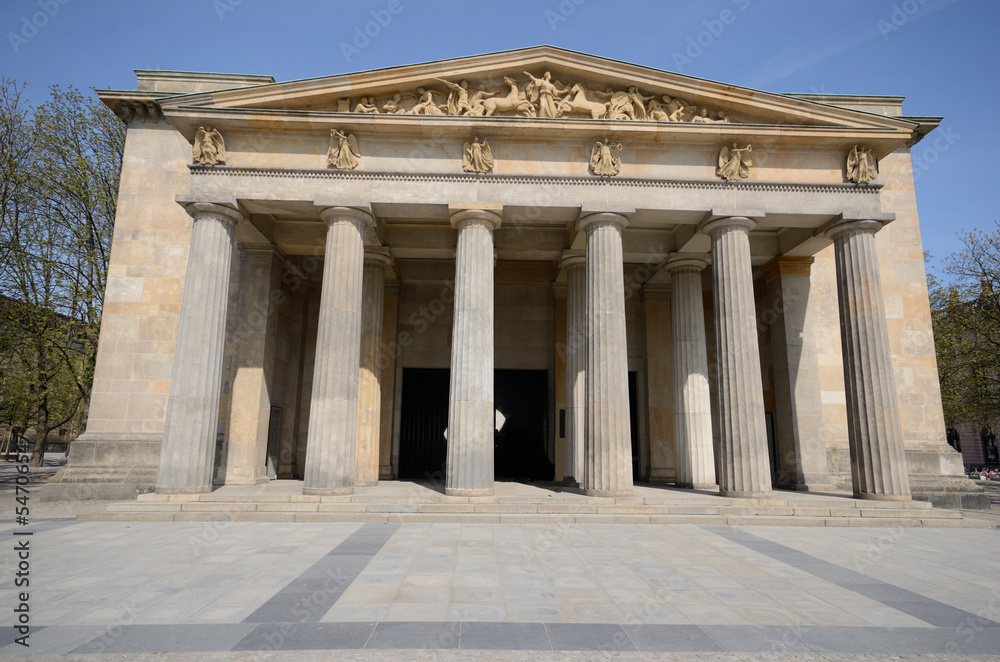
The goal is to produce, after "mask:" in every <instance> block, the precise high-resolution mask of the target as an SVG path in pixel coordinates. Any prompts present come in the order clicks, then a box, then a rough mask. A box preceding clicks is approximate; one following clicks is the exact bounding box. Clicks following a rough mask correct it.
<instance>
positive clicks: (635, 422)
mask: <svg viewBox="0 0 1000 662" xmlns="http://www.w3.org/2000/svg"><path fill="white" fill-rule="evenodd" d="M638 384H639V382H638V373H635V372H629V373H628V418H629V432H630V434H631V435H632V482H638V481H640V480H642V475H641V468H642V467H641V465H640V464H639V388H638Z"/></svg>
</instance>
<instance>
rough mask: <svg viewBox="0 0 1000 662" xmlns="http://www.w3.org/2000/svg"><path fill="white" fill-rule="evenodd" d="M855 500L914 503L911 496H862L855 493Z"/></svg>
mask: <svg viewBox="0 0 1000 662" xmlns="http://www.w3.org/2000/svg"><path fill="white" fill-rule="evenodd" d="M854 498H855V499H864V500H865V501H912V500H913V497H911V496H910V495H909V494H862V493H858V492H855V493H854Z"/></svg>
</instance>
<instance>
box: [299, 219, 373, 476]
mask: <svg viewBox="0 0 1000 662" xmlns="http://www.w3.org/2000/svg"><path fill="white" fill-rule="evenodd" d="M320 216H321V217H322V219H323V220H324V221H326V224H327V231H326V254H325V257H324V260H323V285H322V289H321V290H320V304H319V327H318V330H317V335H316V357H315V359H314V367H313V384H312V396H311V400H310V408H309V432H308V437H307V441H306V466H305V476H304V479H303V486H302V492H303V494H319V495H332V494H351V493H352V492H353V491H354V481H355V458H356V455H355V452H356V446H357V440H356V430H357V421H358V366H359V361H360V355H361V300H362V279H363V274H364V252H365V251H364V238H363V237H364V230H365V228H366V227H367V226H368V225H370V224H371V223H372V222H373V219H372V216H371V214H369V213H368V212H365V211H362V210H360V209H353V208H350V207H328V208H326V209H324V210H323V211H322V212H320Z"/></svg>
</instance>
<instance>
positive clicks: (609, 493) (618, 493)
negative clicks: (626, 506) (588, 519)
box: [583, 488, 632, 497]
mask: <svg viewBox="0 0 1000 662" xmlns="http://www.w3.org/2000/svg"><path fill="white" fill-rule="evenodd" d="M583 493H584V494H585V495H587V496H592V497H629V496H632V489H631V488H628V489H624V490H598V489H594V488H587V489H585V490H584V491H583Z"/></svg>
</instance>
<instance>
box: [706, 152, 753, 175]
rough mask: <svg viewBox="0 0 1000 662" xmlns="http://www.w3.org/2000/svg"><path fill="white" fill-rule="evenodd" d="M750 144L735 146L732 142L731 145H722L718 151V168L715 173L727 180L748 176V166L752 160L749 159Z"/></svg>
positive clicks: (751, 163) (751, 164) (749, 166)
mask: <svg viewBox="0 0 1000 662" xmlns="http://www.w3.org/2000/svg"><path fill="white" fill-rule="evenodd" d="M751 151H753V146H752V145H747V146H746V147H737V146H736V143H733V146H732V147H727V146H725V145H723V147H722V150H721V151H720V152H719V168H718V170H716V171H715V172H716V174H717V175H718V176H719V177H722V178H723V179H725V180H726V181H727V182H734V181H739V180H741V179H746V178H747V177H749V176H750V168H751V166H753V162H752V161H751V160H750V152H751Z"/></svg>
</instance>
